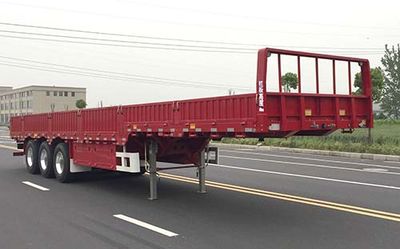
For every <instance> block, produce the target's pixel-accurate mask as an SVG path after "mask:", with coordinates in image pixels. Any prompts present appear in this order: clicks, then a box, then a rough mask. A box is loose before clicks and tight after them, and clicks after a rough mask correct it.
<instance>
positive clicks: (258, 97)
mask: <svg viewBox="0 0 400 249" xmlns="http://www.w3.org/2000/svg"><path fill="white" fill-rule="evenodd" d="M283 56H290V57H291V58H292V59H293V58H294V59H295V61H296V62H297V63H296V64H297V65H296V67H295V68H296V70H297V72H296V73H297V75H298V90H297V91H296V92H285V91H283V90H282V89H283V87H282V84H283V83H282V77H281V76H282V75H281V74H282V65H281V64H282V57H283ZM275 57H276V58H277V61H275V65H276V66H277V70H276V71H277V74H278V75H277V79H278V80H277V81H278V84H277V85H278V90H277V91H276V92H270V91H267V76H268V77H272V73H267V72H272V69H271V65H272V63H270V62H271V60H272V58H275ZM304 59H307V60H308V61H310V60H311V61H312V62H313V64H314V65H313V66H312V69H313V70H312V71H313V79H314V82H313V84H315V92H314V93H305V92H304V91H303V89H305V86H306V84H309V83H310V82H306V81H309V79H310V77H309V76H310V74H309V73H308V76H307V75H305V74H304V75H302V73H303V69H304V68H302V66H303V60H304ZM322 61H324V62H325V63H326V62H327V61H328V62H329V63H330V64H329V65H330V67H331V71H332V73H331V81H332V82H331V83H330V84H332V93H329V94H328V93H322V92H321V91H320V89H321V88H320V85H321V84H326V83H327V82H322V80H321V77H320V68H319V63H321V62H322ZM338 63H341V64H342V65H343V63H344V65H345V68H346V75H339V74H338V71H337V64H338ZM354 64H356V65H357V66H359V69H360V72H361V78H362V93H361V94H354V93H353V92H352V83H351V80H352V77H353V75H352V72H351V69H352V65H354ZM267 67H268V70H267ZM342 74H343V73H342ZM275 76H276V75H275ZM306 76H307V77H308V79H307V77H306ZM343 76H344V78H345V79H346V82H345V85H347V86H348V92H347V93H346V94H343V93H339V92H338V87H337V85H338V84H339V83H343V82H339V78H342V81H343ZM372 126H373V116H372V96H371V79H370V67H369V62H368V60H366V59H359V58H350V57H342V56H331V55H325V54H316V53H304V52H297V51H288V50H281V49H273V48H264V49H261V50H259V52H258V67H257V82H256V93H250V94H241V95H232V96H223V97H212V98H201V99H190V100H179V101H168V102H160V103H150V104H137V105H126V106H115V107H106V108H94V109H84V110H75V111H66V112H52V113H43V114H34V115H26V116H17V117H12V118H11V121H10V132H11V137H12V138H13V139H15V140H16V142H17V145H18V148H20V149H23V153H20V154H22V155H25V159H26V167H27V170H28V172H29V173H31V174H36V173H39V172H40V173H41V174H42V175H43V176H44V177H47V178H50V177H53V176H55V177H56V178H57V179H58V180H59V181H60V182H68V181H70V180H71V177H72V176H73V174H74V173H76V172H82V171H87V170H90V169H91V168H100V169H106V170H113V171H123V172H131V173H144V172H145V170H146V171H148V173H149V177H150V199H156V198H157V186H156V184H157V167H156V162H157V161H159V162H169V163H178V164H191V165H193V167H198V172H199V174H198V175H199V190H200V192H205V191H206V190H205V153H204V152H205V149H206V148H207V146H208V144H209V142H210V140H211V139H220V138H222V137H239V138H245V137H251V138H259V139H264V138H267V137H281V138H283V137H289V136H322V135H327V134H330V133H332V132H333V131H335V130H337V129H342V130H343V131H347V132H351V131H353V130H354V129H355V128H372ZM181 167H188V166H181ZM176 168H179V166H178V167H176Z"/></svg>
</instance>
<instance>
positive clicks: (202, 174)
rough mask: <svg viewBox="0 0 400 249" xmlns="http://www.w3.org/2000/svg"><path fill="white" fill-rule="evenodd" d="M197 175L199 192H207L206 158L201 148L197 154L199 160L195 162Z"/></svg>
mask: <svg viewBox="0 0 400 249" xmlns="http://www.w3.org/2000/svg"><path fill="white" fill-rule="evenodd" d="M197 167H198V175H199V191H198V192H199V193H201V194H204V193H207V190H206V158H205V150H202V151H201V152H200V155H199V162H198V164H197Z"/></svg>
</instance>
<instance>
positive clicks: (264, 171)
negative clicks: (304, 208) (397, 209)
mask: <svg viewBox="0 0 400 249" xmlns="http://www.w3.org/2000/svg"><path fill="white" fill-rule="evenodd" d="M209 165H212V166H214V167H219V168H227V169H236V170H244V171H252V172H260V173H266V174H273V175H283V176H292V177H300V178H307V179H313V180H320V181H330V182H341V183H347V184H354V185H362V186H368V187H375V188H386V189H395V190H400V187H396V186H389V185H381V184H375V183H367V182H356V181H347V180H341V179H336V178H326V177H319V176H309V175H300V174H292V173H284V172H278V171H269V170H261V169H251V168H242V167H238V166H231V165H222V164H209Z"/></svg>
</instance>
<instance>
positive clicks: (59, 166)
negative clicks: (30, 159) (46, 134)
mask: <svg viewBox="0 0 400 249" xmlns="http://www.w3.org/2000/svg"><path fill="white" fill-rule="evenodd" d="M56 171H57V173H58V174H59V175H61V174H62V173H63V172H64V155H63V153H62V152H61V151H59V152H57V154H56Z"/></svg>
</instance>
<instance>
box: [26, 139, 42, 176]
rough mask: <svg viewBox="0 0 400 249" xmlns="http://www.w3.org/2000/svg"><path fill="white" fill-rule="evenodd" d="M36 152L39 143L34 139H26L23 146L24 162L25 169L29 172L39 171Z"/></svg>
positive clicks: (37, 151) (35, 172) (37, 152)
mask: <svg viewBox="0 0 400 249" xmlns="http://www.w3.org/2000/svg"><path fill="white" fill-rule="evenodd" d="M38 154H39V143H38V142H37V141H34V140H30V141H28V143H27V144H26V146H25V164H26V169H27V170H28V172H29V173H31V174H37V173H39V163H38Z"/></svg>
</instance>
